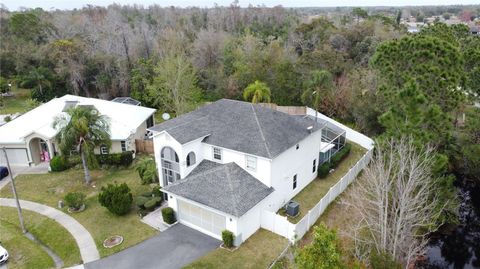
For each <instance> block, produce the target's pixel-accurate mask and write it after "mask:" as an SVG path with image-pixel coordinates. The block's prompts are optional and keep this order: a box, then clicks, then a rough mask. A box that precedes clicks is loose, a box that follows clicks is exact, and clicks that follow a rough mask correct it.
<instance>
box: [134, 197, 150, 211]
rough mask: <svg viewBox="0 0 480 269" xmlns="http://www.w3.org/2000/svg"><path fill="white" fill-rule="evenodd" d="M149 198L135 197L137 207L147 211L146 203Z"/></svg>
mask: <svg viewBox="0 0 480 269" xmlns="http://www.w3.org/2000/svg"><path fill="white" fill-rule="evenodd" d="M148 200H149V199H148V198H147V197H144V196H137V197H135V205H136V206H138V207H140V208H142V209H145V206H144V205H145V203H146V202H148Z"/></svg>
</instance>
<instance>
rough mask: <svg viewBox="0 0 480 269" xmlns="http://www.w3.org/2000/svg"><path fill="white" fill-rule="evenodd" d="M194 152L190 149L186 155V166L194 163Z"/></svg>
mask: <svg viewBox="0 0 480 269" xmlns="http://www.w3.org/2000/svg"><path fill="white" fill-rule="evenodd" d="M195 161H196V160H195V153H194V152H193V151H192V152H190V153H188V155H187V167H188V166H190V165H193V164H195Z"/></svg>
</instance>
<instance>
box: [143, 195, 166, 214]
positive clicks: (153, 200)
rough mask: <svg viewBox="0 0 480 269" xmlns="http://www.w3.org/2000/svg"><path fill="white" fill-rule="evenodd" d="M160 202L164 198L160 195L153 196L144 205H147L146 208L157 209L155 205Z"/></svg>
mask: <svg viewBox="0 0 480 269" xmlns="http://www.w3.org/2000/svg"><path fill="white" fill-rule="evenodd" d="M160 202H162V199H161V198H160V197H153V198H151V199H149V200H148V201H147V202H146V203H145V204H144V205H143V207H145V209H147V210H150V211H151V210H153V209H155V207H156V206H157V205H159V204H160Z"/></svg>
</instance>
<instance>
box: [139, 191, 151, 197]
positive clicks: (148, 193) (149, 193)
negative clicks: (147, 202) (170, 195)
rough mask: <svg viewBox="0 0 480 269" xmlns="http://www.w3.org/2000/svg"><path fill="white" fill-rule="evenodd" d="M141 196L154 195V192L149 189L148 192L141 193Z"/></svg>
mask: <svg viewBox="0 0 480 269" xmlns="http://www.w3.org/2000/svg"><path fill="white" fill-rule="evenodd" d="M140 196H143V197H148V198H150V197H153V193H152V192H151V191H147V192H144V193H142V194H140Z"/></svg>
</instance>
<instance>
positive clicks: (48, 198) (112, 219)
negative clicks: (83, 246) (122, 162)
mask: <svg viewBox="0 0 480 269" xmlns="http://www.w3.org/2000/svg"><path fill="white" fill-rule="evenodd" d="M91 172H92V180H93V181H92V184H91V186H87V185H85V183H84V178H83V170H78V169H70V170H67V171H64V172H56V173H48V174H41V175H20V176H18V177H17V178H16V179H15V182H16V186H17V191H18V193H19V197H20V199H25V200H30V201H34V202H38V203H41V204H45V205H49V206H52V207H56V206H57V203H58V201H59V200H62V199H63V197H64V196H65V195H66V194H67V193H68V192H71V191H80V192H83V193H85V194H86V195H87V200H86V203H85V204H86V210H85V211H83V212H81V213H74V214H70V213H67V210H66V208H64V209H63V211H64V212H66V213H67V214H70V215H71V216H72V217H74V218H75V219H76V220H77V221H79V222H80V223H81V224H82V225H83V226H85V228H86V229H87V230H88V231H89V232H90V233H91V234H92V236H93V238H94V240H95V243H96V244H97V248H98V250H99V252H100V255H101V256H102V257H104V256H108V255H110V254H112V253H115V252H118V251H120V250H122V249H125V248H127V247H129V246H132V245H135V244H137V243H139V242H142V241H143V240H145V239H147V238H150V237H152V236H153V235H155V234H156V233H157V231H156V230H155V229H153V228H151V227H150V226H148V225H146V224H144V223H143V222H141V221H140V218H139V217H138V215H137V214H136V211H135V209H134V208H133V205H132V210H131V212H130V213H129V214H127V215H125V216H115V215H113V214H112V213H110V212H109V211H108V210H107V209H106V208H104V207H102V206H101V205H100V204H99V203H98V199H97V197H98V192H99V190H100V188H101V186H105V185H107V184H108V183H113V182H118V183H123V182H125V183H127V184H128V186H129V187H130V189H131V190H132V193H133V195H134V196H135V195H136V194H140V193H142V192H146V191H149V190H150V187H149V186H147V185H141V184H140V179H139V177H138V174H137V172H136V171H135V170H134V169H133V168H130V169H112V170H94V171H91ZM0 196H1V197H12V194H11V192H10V186H6V187H5V188H3V189H2V190H1V191H0ZM111 235H121V236H123V238H124V241H123V243H122V244H121V245H119V246H117V247H114V248H111V249H105V248H104V247H103V241H104V240H105V239H106V238H107V237H108V236H111Z"/></svg>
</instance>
